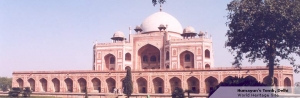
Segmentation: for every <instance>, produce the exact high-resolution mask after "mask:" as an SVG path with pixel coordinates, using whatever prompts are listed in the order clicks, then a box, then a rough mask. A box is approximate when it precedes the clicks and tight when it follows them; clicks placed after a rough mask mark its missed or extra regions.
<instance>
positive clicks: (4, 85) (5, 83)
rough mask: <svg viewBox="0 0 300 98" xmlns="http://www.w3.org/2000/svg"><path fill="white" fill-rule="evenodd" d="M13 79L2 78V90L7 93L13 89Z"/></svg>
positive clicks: (0, 84) (0, 78)
mask: <svg viewBox="0 0 300 98" xmlns="http://www.w3.org/2000/svg"><path fill="white" fill-rule="evenodd" d="M11 83H12V79H11V78H7V77H0V87H1V88H0V89H1V90H3V91H7V90H8V89H9V88H11Z"/></svg>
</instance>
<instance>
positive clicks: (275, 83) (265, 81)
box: [263, 76, 278, 86]
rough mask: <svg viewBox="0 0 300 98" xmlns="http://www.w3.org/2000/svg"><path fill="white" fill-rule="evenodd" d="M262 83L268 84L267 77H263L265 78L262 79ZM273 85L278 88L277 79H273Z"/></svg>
mask: <svg viewBox="0 0 300 98" xmlns="http://www.w3.org/2000/svg"><path fill="white" fill-rule="evenodd" d="M263 83H264V84H268V76H265V77H264V78H263ZM274 85H275V86H278V79H277V78H276V77H274Z"/></svg>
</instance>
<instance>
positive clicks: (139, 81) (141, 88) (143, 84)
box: [136, 77, 147, 93]
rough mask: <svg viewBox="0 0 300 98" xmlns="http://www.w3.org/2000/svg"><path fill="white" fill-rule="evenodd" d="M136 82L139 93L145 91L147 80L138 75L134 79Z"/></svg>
mask: <svg viewBox="0 0 300 98" xmlns="http://www.w3.org/2000/svg"><path fill="white" fill-rule="evenodd" d="M136 82H137V84H138V91H139V93H147V80H146V79H145V78H143V77H140V78H138V79H137V80H136Z"/></svg>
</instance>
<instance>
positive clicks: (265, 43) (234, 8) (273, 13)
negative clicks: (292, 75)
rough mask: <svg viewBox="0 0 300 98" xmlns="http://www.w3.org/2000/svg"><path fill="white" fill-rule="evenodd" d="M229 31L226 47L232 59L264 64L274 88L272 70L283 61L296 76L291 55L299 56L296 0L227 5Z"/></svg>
mask: <svg viewBox="0 0 300 98" xmlns="http://www.w3.org/2000/svg"><path fill="white" fill-rule="evenodd" d="M227 10H228V11H229V13H228V16H227V18H228V20H229V22H228V23H227V25H228V27H229V30H228V31H227V33H226V36H227V37H228V40H227V41H226V43H225V46H226V47H227V48H229V51H230V52H231V53H232V54H233V55H234V56H235V57H234V59H235V61H234V62H233V65H235V66H236V67H240V66H241V61H242V60H243V58H244V57H245V58H247V59H248V61H249V62H251V63H254V62H255V60H257V59H258V60H263V61H264V63H267V66H268V67H269V83H268V85H273V84H274V79H273V75H274V66H275V65H278V64H279V62H280V60H282V59H286V60H289V61H290V64H291V65H293V67H294V72H296V73H299V68H300V66H299V65H297V64H295V59H294V57H293V55H297V56H299V55H300V40H299V39H300V1H299V0H233V1H231V2H230V3H229V4H228V5H227Z"/></svg>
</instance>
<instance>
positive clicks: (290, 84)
mask: <svg viewBox="0 0 300 98" xmlns="http://www.w3.org/2000/svg"><path fill="white" fill-rule="evenodd" d="M283 85H284V86H285V87H291V86H292V82H291V79H290V78H288V77H286V78H285V79H284V83H283Z"/></svg>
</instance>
